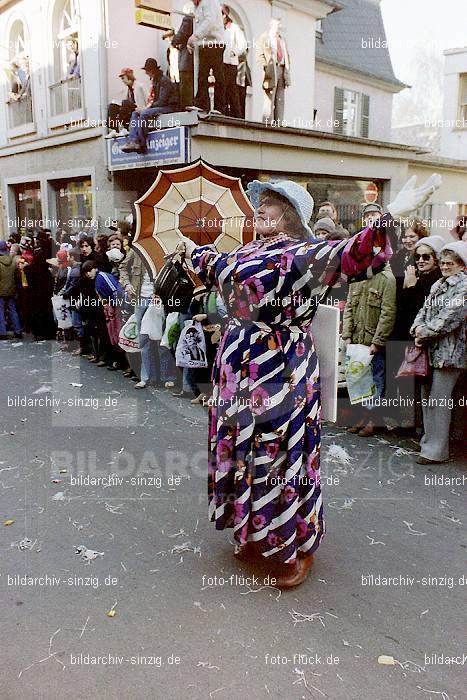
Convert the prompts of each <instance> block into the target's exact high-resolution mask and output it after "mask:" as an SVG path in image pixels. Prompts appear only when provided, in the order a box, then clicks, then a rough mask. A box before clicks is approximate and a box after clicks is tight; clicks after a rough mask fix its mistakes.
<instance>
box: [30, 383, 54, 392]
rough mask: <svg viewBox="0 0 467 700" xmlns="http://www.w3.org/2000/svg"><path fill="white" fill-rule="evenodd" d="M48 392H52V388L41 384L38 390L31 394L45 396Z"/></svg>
mask: <svg viewBox="0 0 467 700" xmlns="http://www.w3.org/2000/svg"><path fill="white" fill-rule="evenodd" d="M49 391H52V387H51V386H48V385H46V384H43V385H42V386H40V387H39V389H36V391H33V392H32V393H33V394H47V393H48V392H49Z"/></svg>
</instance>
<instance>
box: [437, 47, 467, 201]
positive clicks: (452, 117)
mask: <svg viewBox="0 0 467 700" xmlns="http://www.w3.org/2000/svg"><path fill="white" fill-rule="evenodd" d="M444 57H445V58H444V60H445V63H444V107H443V120H442V123H441V125H440V126H441V155H443V156H448V157H450V158H459V159H461V160H467V124H465V125H462V124H460V123H457V124H456V122H457V121H458V119H459V113H458V105H459V75H460V74H461V73H467V47H464V48H462V49H451V50H449V51H445V53H444ZM464 199H466V197H464Z"/></svg>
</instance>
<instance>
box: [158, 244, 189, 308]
mask: <svg viewBox="0 0 467 700" xmlns="http://www.w3.org/2000/svg"><path fill="white" fill-rule="evenodd" d="M177 258H178V259H177ZM166 260H167V262H166V263H165V265H164V266H163V267H162V268H161V269H160V270H159V272H158V274H157V277H156V279H155V280H154V293H155V294H156V295H157V296H158V297H160V298H161V300H162V303H163V304H164V307H165V309H166V310H167V311H175V310H176V311H178V312H180V313H186V312H187V311H188V307H189V306H190V303H191V299H192V297H193V290H194V288H195V285H194V283H193V281H192V279H191V277H190V276H189V274H188V272H187V269H188V268H187V267H186V263H185V262H183V263H182V262H181V261H180V258H179V256H178V253H173V254H172V255H168V256H166Z"/></svg>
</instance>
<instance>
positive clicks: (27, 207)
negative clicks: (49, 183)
mask: <svg viewBox="0 0 467 700" xmlns="http://www.w3.org/2000/svg"><path fill="white" fill-rule="evenodd" d="M13 190H14V193H15V204H16V217H17V221H18V228H24V229H31V228H34V227H36V226H41V225H42V223H43V222H42V202H41V189H40V184H39V183H38V182H30V183H21V184H20V185H14V187H13Z"/></svg>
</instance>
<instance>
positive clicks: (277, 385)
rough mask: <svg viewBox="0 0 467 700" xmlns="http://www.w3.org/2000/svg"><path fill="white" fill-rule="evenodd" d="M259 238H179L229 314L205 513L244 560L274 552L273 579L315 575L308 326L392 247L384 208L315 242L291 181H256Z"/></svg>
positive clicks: (316, 390) (316, 486)
mask: <svg viewBox="0 0 467 700" xmlns="http://www.w3.org/2000/svg"><path fill="white" fill-rule="evenodd" d="M435 187H436V185H434V184H433V183H432V182H431V181H429V182H427V183H426V184H425V186H422V187H420V188H418V189H415V188H414V184H413V182H411V183H410V184H409V183H408V185H406V187H405V188H404V190H402V191H401V193H400V194H399V195H398V198H396V200H395V202H394V204H393V205H392V207H391V205H390V207H391V208H390V211H391V212H392V214H393V215H402V214H404V213H406V212H407V211H408V210H410V209H413V208H415V207H416V206H419V205H420V203H421V202H423V201H426V200H427V199H428V197H429V195H430V194H431V193H432V192H433V191H434V189H435ZM248 189H249V194H250V197H251V200H252V203H253V206H254V207H255V232H256V239H255V240H254V241H253V242H251V243H249V244H247V245H245V246H243V247H241V248H239V249H237V250H235V251H234V252H232V253H218V252H217V251H215V250H214V249H213V248H212V247H210V246H203V247H196V246H195V245H194V243H193V242H192V241H191V240H189V239H187V238H185V237H183V242H182V243H181V244H179V245H178V247H177V250H178V251H179V252H182V253H183V252H184V253H188V254H190V255H191V259H192V262H193V266H194V269H195V271H196V273H197V274H198V276H199V277H200V278H201V280H202V281H203V282H204V283H205V284H207V285H216V286H217V287H218V289H219V290H220V292H221V294H222V296H223V299H224V302H225V305H226V308H227V312H228V315H229V319H228V321H229V322H228V325H227V328H226V331H225V333H224V336H223V338H222V340H221V343H220V346H219V350H218V352H217V356H216V361H215V365H214V369H213V383H214V391H213V396H212V401H211V404H212V405H211V406H210V411H209V447H208V450H209V477H208V478H209V514H210V518H211V520H212V521H214V522H215V525H216V528H217V529H219V530H223V529H224V528H227V527H229V528H233V531H234V538H235V541H236V543H237V546H236V556H239V557H245V556H248V555H251V554H253V556H255V557H264V558H267V559H268V560H269V561H270V562H271V563H273V564H274V570H275V572H276V574H275V575H276V578H277V585H278V586H280V587H283V588H288V587H292V586H296V585H298V584H299V583H301V582H302V581H303V580H304V578H305V577H306V575H307V572H308V570H309V568H310V565H311V562H312V555H313V552H314V551H315V550H316V549H317V548H318V546H319V544H320V542H321V539H322V537H323V535H324V520H323V500H322V494H321V486H320V413H321V406H320V383H319V368H318V362H317V357H316V353H315V348H314V345H313V338H312V335H311V333H310V332H309V331H310V325H311V322H312V319H313V316H314V314H315V312H316V309H317V307H318V304H319V302H320V300H321V299H322V298H323V297H324V296H325V295H326V293H327V292H328V291H329V288H330V287H331V286H332V285H333V284H335V283H336V282H337V281H338V279H339V277H340V276H341V275H346V276H349V275H356V274H359V273H362V272H363V271H364V270H366V269H371V267H372V266H378V265H380V264H381V262H382V260H384V259H387V258H388V257H390V255H391V254H392V249H391V243H390V240H389V238H390V236H388V235H387V234H388V233H389V232H390V231H391V230H392V218H391V215H390V214H385V215H384V216H382V217H381V218H380V220H379V221H378V222H377V223H376V224H375V225H374V226H373V228H366V229H364V230H363V231H362V232H360V233H359V234H357V235H356V236H354V237H353V238H351V239H350V240H346V241H331V242H328V241H322V240H317V239H314V238H313V236H312V233H311V230H310V228H309V226H308V222H309V220H310V218H311V215H312V211H313V199H312V197H311V196H310V195H309V194H308V192H307V191H306V190H305V189H304V188H302V187H301V186H300V185H298V184H296V183H294V182H291V181H282V182H276V183H267V182H266V183H260V182H258V181H255V182H253V183H251V184H250V186H249V188H248Z"/></svg>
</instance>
